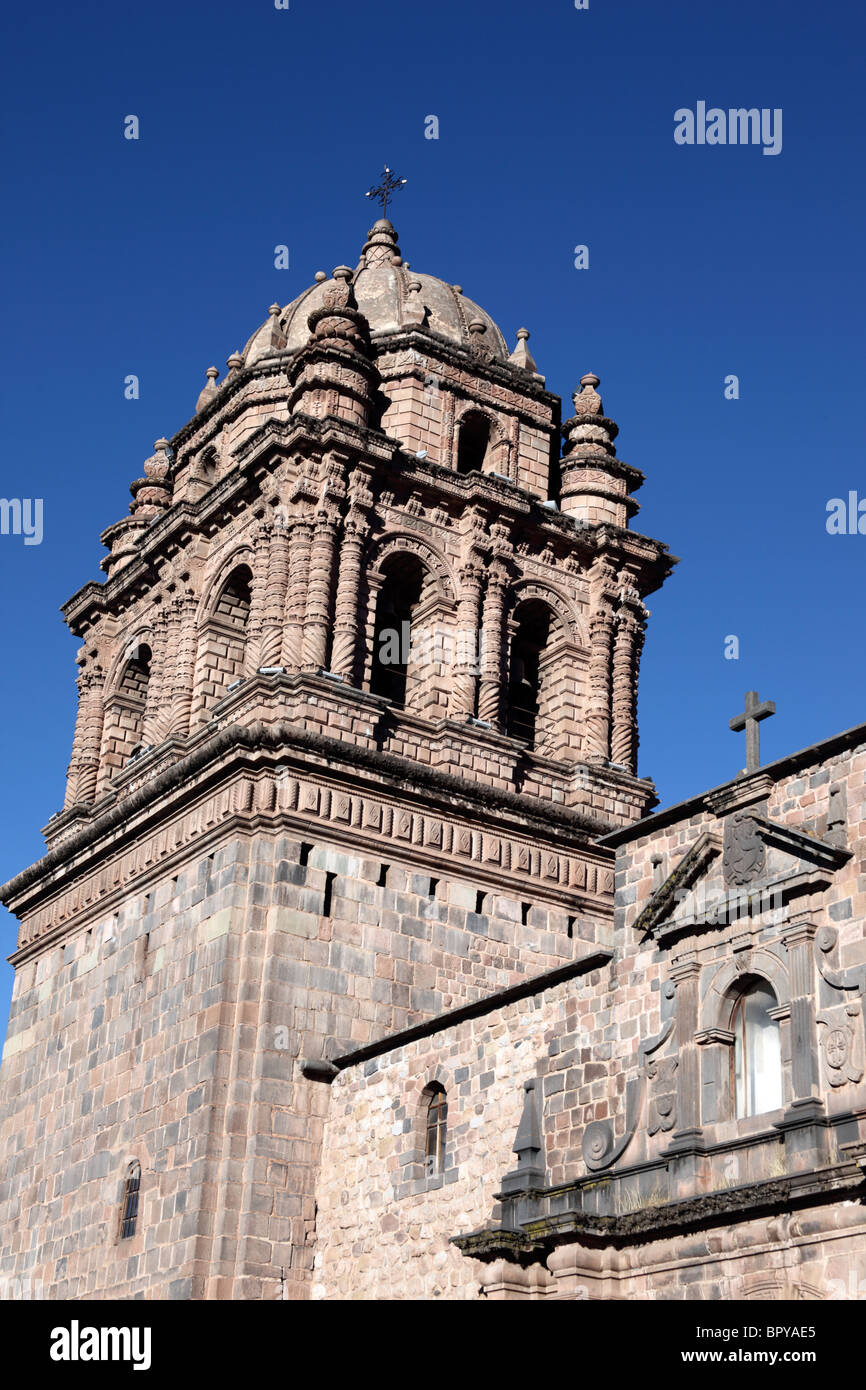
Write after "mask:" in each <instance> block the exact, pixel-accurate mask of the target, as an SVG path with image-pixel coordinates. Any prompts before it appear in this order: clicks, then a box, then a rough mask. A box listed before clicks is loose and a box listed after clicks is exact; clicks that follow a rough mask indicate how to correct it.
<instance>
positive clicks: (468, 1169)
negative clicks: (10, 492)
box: [0, 219, 866, 1300]
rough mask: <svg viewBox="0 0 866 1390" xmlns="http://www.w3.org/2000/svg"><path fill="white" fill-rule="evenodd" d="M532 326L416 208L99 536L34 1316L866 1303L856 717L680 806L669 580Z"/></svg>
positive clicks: (6, 1151) (29, 1200) (207, 414)
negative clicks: (490, 297)
mask: <svg viewBox="0 0 866 1390" xmlns="http://www.w3.org/2000/svg"><path fill="white" fill-rule="evenodd" d="M528 337H529V335H528V333H527V332H526V330H524V329H521V330H519V332H518V334H517V340H516V345H515V346H514V348H513V349H512V350H511V351H509V347H508V345H507V344H506V342H505V340H504V339H503V337H502V334H501V333H500V331H499V329H498V327H497V326H496V324H495V323H494V322H493V320H492V319H491V318H490V317H489V316H488V315H487V314H486V313H485V312H484V311H483V310H482V309H481V308H480V307H479V306H478V305H476V304H475V303H474V302H472V301H471V300H470V299H469V298H468V297H467V296H465V295H464V294H463V292H462V289H461V287H460V286H455V285H449V284H446V283H445V282H444V281H442V280H439V279H437V278H436V277H434V276H431V275H424V274H420V273H417V272H415V271H414V270H413V269H412V268H411V266H410V265H409V264H408V263H406V262H405V261H404V260H403V258H402V255H401V252H400V248H399V246H398V243H397V236H396V232H395V231H394V228H393V226H392V225H391V223H390V222H388V221H387V220H386V219H380V221H378V222H377V223H376V224H375V225H374V227H373V228H372V229H371V231H370V233H369V234H368V238H367V241H366V243H365V245H364V247H363V250H362V252H361V256H360V260H359V263H358V265H357V266H356V267H355V268H354V269H352V268H350V267H348V266H338V267H337V268H336V269H335V270H334V272H333V274H332V275H331V276H328V275H326V274H325V273H324V272H320V273H319V274H318V275H317V276H316V280H315V283H314V284H313V285H312V286H311V287H310V288H309V289H308V290H307V291H305V292H304V293H303V294H302V295H301V296H300V297H299V298H298V299H296V300H295V301H293V302H292V303H291V304H290V305H288V306H287V307H286V308H282V307H281V306H279V305H272V306H271V309H270V310H269V313H268V317H267V319H266V321H265V323H264V324H263V325H262V326H261V327H260V328H259V329H258V330H257V331H256V332H255V333H254V334H253V336H252V337H251V338H250V340H249V342H248V343H247V344H246V347H245V348H244V350H243V352H237V353H234V354H232V356H231V357H230V358H229V359H228V372H227V374H226V376H225V378H224V379H223V380H222V381H221V382H220V381H219V379H218V377H219V374H218V373H217V371H216V369H215V368H211V369H209V371H208V373H207V384H206V386H205V388H204V389H203V390H202V392H201V395H200V396H199V399H198V402H197V405H196V410H195V414H194V415H193V417H192V419H191V420H190V421H189V422H188V424H186V425H185V426H184V427H183V428H182V429H181V430H180V431H178V433H177V434H175V435H174V437H173V438H172V439H171V440H168V439H160V440H158V441H157V443H156V446H155V452H154V454H153V456H152V457H151V458H149V459H148V460H147V461H146V463H145V465H144V469H143V477H141V478H140V479H137V480H136V481H135V482H134V483H133V484H132V486H131V492H132V497H133V501H132V505H131V507H130V510H129V515H128V516H127V517H125V518H123V519H122V520H121V521H119V522H117V523H116V524H115V525H113V526H110V527H109V528H108V530H107V531H105V532H104V534H103V537H102V540H103V542H104V544H105V546H106V548H107V550H108V555H107V557H106V559H105V560H104V562H103V568H104V570H105V572H106V578H105V581H104V582H103V583H88V584H86V585H85V586H84V588H83V589H81V590H80V591H79V592H78V593H77V594H76V595H75V596H74V597H73V598H72V599H70V600H69V602H68V603H67V604H66V605H65V606H64V614H65V617H66V620H67V622H68V624H69V626H70V628H71V629H72V631H73V632H74V633H75V634H76V635H77V636H78V637H79V638H80V640H81V643H82V645H81V648H80V652H79V657H78V662H79V667H80V674H79V679H78V687H79V705H78V716H77V721H76V727H75V733H74V739H73V744H72V756H71V761H70V765H69V773H68V783H67V796H66V803H65V806H64V808H63V810H62V811H60V812H59V813H58V814H56V815H55V816H53V817H52V819H51V820H50V821H49V823H48V825H47V826H46V828H45V832H44V833H45V838H46V853H45V855H44V857H43V858H42V859H40V860H39V861H38V862H37V863H36V864H34V865H32V866H31V867H30V868H28V869H25V870H24V871H23V872H22V873H20V874H18V875H17V876H16V877H15V878H14V879H12V880H11V881H10V882H9V883H7V884H6V885H5V886H4V888H3V890H2V899H3V901H4V902H5V903H7V904H8V905H9V906H10V907H11V908H12V909H13V911H14V912H15V913H16V915H17V916H18V918H19V920H20V924H21V925H20V932H19V939H18V943H17V948H16V951H15V953H14V955H13V956H12V961H13V964H14V966H15V988H14V994H13V1001H12V1010H11V1017H10V1026H9V1033H8V1037H7V1042H6V1046H5V1050H4V1055H3V1066H2V1072H0V1102H2V1109H0V1141H2V1152H3V1174H2V1179H0V1280H2V1281H4V1287H7V1288H17V1289H19V1290H21V1291H22V1292H23V1293H24V1296H31V1297H48V1298H57V1299H65V1298H73V1299H99V1298H118V1297H120V1298H156V1299H276V1298H290V1299H304V1298H317V1299H335V1300H339V1299H349V1298H380V1299H385V1298H424V1299H428V1298H437V1297H438V1298H443V1299H446V1300H447V1299H473V1298H477V1297H486V1298H496V1299H541V1298H548V1297H552V1298H555V1299H557V1298H558V1299H563V1298H564V1299H597V1298H603V1299H620V1298H631V1297H638V1298H702V1299H706V1298H749V1297H754V1298H773V1297H798V1298H801V1297H802V1298H827V1297H845V1298H850V1297H863V1296H864V1295H866V1263H864V1260H866V1254H864V1251H866V1240H864V1237H866V1220H864V1208H863V1196H864V1191H866V1182H864V1171H866V1080H864V1071H866V1058H864V1033H863V1026H864V1025H863V1015H862V999H863V994H864V989H866V930H864V918H866V875H864V866H863V859H864V816H866V726H863V727H861V728H859V729H854V730H851V731H848V732H847V733H845V734H842V735H839V736H838V737H836V738H833V739H829V740H827V741H825V742H824V743H822V744H819V745H816V746H814V747H813V748H810V749H807V750H804V751H803V752H801V753H798V754H795V755H793V756H791V757H789V758H786V759H782V760H780V761H779V762H777V763H774V764H771V765H769V766H767V767H761V766H760V763H759V761H758V759H757V756H756V742H757V722H756V721H757V719H758V718H760V717H762V713H766V712H767V711H766V709H762V708H761V707H758V706H757V703H756V701H755V702H753V703H752V704H748V703H747V707H746V711H745V713H744V716H743V719H742V723H743V724H744V725H745V727H746V729H747V734H748V741H749V742H748V746H749V755H748V758H747V768H746V770H745V772H744V773H743V774H741V775H740V776H738V777H736V778H734V779H732V781H731V782H729V783H727V784H726V785H725V786H723V787H719V788H716V789H714V790H713V791H711V792H708V793H706V794H704V795H701V796H698V797H695V798H694V799H693V800H691V801H689V802H686V803H684V804H682V805H680V806H675V807H672V808H669V809H667V810H664V811H658V810H655V809H654V808H655V806H656V797H655V793H654V788H653V786H652V784H651V783H650V782H648V781H647V780H645V779H643V778H641V777H639V776H638V773H637V720H636V702H637V682H638V671H639V662H640V654H641V647H642V644H643V640H644V632H645V627H646V620H647V617H648V613H647V609H646V607H645V604H644V600H645V599H646V598H647V597H648V596H649V595H650V594H651V593H652V592H653V591H655V590H656V589H658V588H659V586H660V585H661V584H662V583H663V582H664V581H665V579H666V578H667V577H668V575H669V574H670V572H671V570H672V568H673V565H674V564H675V560H674V558H673V557H672V556H671V555H670V554H669V552H668V550H667V548H666V547H665V546H664V545H663V544H661V543H659V542H658V541H655V540H652V539H650V538H648V537H646V536H644V535H642V534H641V533H640V531H639V529H637V528H636V527H635V526H634V525H633V522H634V519H635V517H636V514H637V512H638V504H637V502H636V501H635V499H634V496H633V494H634V493H635V492H636V491H637V489H638V488H639V487H640V485H641V483H642V482H643V476H642V474H641V473H640V472H639V471H638V470H637V469H636V468H634V467H633V466H631V465H629V464H627V463H625V462H623V461H622V460H621V459H619V458H618V456H617V453H616V447H615V443H614V441H615V439H616V437H617V426H616V424H615V423H614V421H613V420H612V419H611V418H609V417H608V416H607V415H606V414H605V412H604V407H603V404H602V399H601V397H600V395H599V393H598V390H597V388H598V386H599V384H600V383H599V380H598V378H597V377H595V376H594V375H592V374H588V375H586V376H584V377H583V378H582V379H581V381H580V386H579V388H578V390H576V392H575V395H574V397H573V403H574V408H573V413H572V414H571V415H570V417H569V418H568V419H567V420H566V421H565V422H564V423H561V405H560V402H559V400H558V399H557V398H556V397H555V396H553V395H552V394H550V393H549V392H548V391H547V390H546V389H545V382H544V378H543V377H542V376H541V375H540V374H539V372H538V370H537V368H536V364H535V362H534V361H533V359H532V357H531V355H530V351H529V348H528ZM563 439H564V445H563V443H562V441H563ZM28 1291H29V1292H28Z"/></svg>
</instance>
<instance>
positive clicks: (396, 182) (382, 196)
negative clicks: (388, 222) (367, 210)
mask: <svg viewBox="0 0 866 1390" xmlns="http://www.w3.org/2000/svg"><path fill="white" fill-rule="evenodd" d="M405 182H406V180H405V179H401V178H399V177H398V176H397V174H394V173H392V171H391V170H390V169H389V168H388V166H387V164H386V165H385V169H384V172H383V174H382V182H381V183H380V184H378V185H377V187H375V188H371V189H370V191H369V192H368V193H367V195H366V196H367V197H368V198H376V199H377V200H378V201H379V202H380V203H381V204H382V216H383V217H387V216H388V204H389V202H390V201H391V194H392V193H394V192H395V190H396V189H398V188H402V187H403V185H404V183H405Z"/></svg>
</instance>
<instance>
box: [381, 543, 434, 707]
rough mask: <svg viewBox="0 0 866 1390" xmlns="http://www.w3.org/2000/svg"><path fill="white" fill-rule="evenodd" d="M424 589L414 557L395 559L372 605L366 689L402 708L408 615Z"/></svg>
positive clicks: (406, 672) (409, 633) (406, 678)
mask: <svg viewBox="0 0 866 1390" xmlns="http://www.w3.org/2000/svg"><path fill="white" fill-rule="evenodd" d="M423 586H424V568H423V566H422V564H421V562H420V561H419V560H417V559H416V558H415V556H414V555H404V556H400V557H398V558H397V559H395V560H394V561H393V562H392V563H391V564H390V565H389V567H388V572H387V575H386V578H385V582H384V584H383V585H382V588H381V589H380V591H379V600H378V603H377V605H376V626H375V633H374V639H373V667H372V673H371V677H370V689H371V690H372V692H373V694H374V695H384V696H385V698H386V700H388V702H389V704H392V705H397V706H398V708H400V709H402V708H403V706H404V705H405V704H406V700H407V694H408V696H409V698H410V700H411V696H412V691H411V689H409V690H408V691H407V685H408V683H409V655H410V649H411V641H412V613H413V609H414V608H415V606H416V605H417V603H418V600H419V599H420V597H421V590H422V588H423Z"/></svg>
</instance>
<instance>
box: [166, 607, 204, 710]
mask: <svg viewBox="0 0 866 1390" xmlns="http://www.w3.org/2000/svg"><path fill="white" fill-rule="evenodd" d="M197 608H198V600H197V598H196V596H195V594H194V593H193V591H192V590H191V589H186V590H185V591H184V592H183V593H182V594H181V595H179V596H178V597H177V598H176V599H175V600H174V610H175V621H174V625H173V626H174V632H175V644H176V645H175V654H174V682H173V686H174V688H173V690H172V701H171V715H170V720H169V730H170V732H171V733H173V734H179V735H180V736H181V737H185V735H186V734H188V733H189V727H190V715H191V713H192V693H193V683H194V681H195V661H196V652H197V650H198V632H197V630H196V623H195V615H196V610H197Z"/></svg>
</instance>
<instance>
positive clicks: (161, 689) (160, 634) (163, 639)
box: [141, 603, 172, 744]
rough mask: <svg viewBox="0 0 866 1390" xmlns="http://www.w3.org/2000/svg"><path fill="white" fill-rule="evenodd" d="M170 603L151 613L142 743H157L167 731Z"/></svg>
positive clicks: (169, 690) (169, 696) (169, 685)
mask: <svg viewBox="0 0 866 1390" xmlns="http://www.w3.org/2000/svg"><path fill="white" fill-rule="evenodd" d="M171 618H172V610H171V604H170V603H166V604H165V605H164V607H162V608H160V609H159V611H158V612H157V613H156V614H155V615H154V619H153V623H152V627H151V630H152V634H153V644H152V646H151V654H150V675H149V676H148V681H147V693H146V695H145V701H144V711H143V714H142V720H141V740H142V743H148V744H157V743H161V742H162V740H163V738H164V737H165V734H166V732H167V725H168V722H169V710H168V708H167V707H169V706H170V704H171V684H170V681H169V678H168V667H169V659H168V647H169V641H168V635H169V628H170V625H171Z"/></svg>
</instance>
